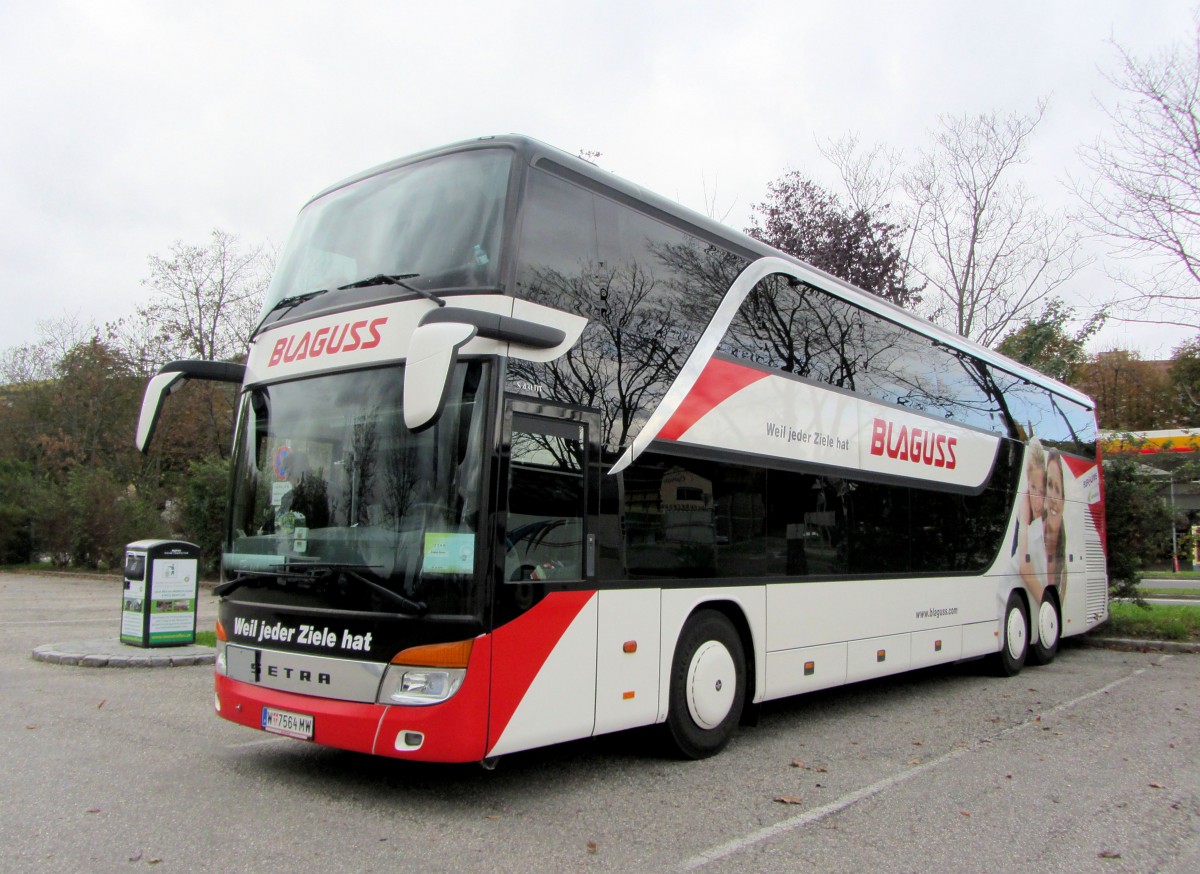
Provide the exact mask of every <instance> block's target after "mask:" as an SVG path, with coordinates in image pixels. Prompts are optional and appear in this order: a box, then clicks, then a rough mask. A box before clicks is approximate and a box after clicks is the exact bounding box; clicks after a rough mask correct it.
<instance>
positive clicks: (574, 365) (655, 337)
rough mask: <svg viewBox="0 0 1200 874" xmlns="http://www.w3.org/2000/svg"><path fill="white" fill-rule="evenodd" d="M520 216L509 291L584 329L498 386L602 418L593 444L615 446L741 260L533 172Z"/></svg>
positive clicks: (664, 384) (673, 367) (516, 366)
mask: <svg viewBox="0 0 1200 874" xmlns="http://www.w3.org/2000/svg"><path fill="white" fill-rule="evenodd" d="M523 215H524V218H523V221H522V230H521V241H520V249H519V255H518V266H517V294H518V295H520V296H521V297H524V298H526V299H529V300H533V301H536V302H537V303H541V304H545V305H546V306H551V307H554V308H556V309H561V310H566V311H568V312H573V313H579V314H580V315H583V316H586V317H587V318H588V324H587V327H586V328H585V329H584V333H583V336H582V338H581V340H580V342H579V343H578V344H576V345H575V346H574V347H572V348H571V349H570V350H569V351H568V352H567V353H566V355H564V356H562V357H561V358H559V359H557V360H555V361H552V362H548V363H534V362H529V361H521V360H517V359H513V360H511V361H510V362H509V370H508V386H509V388H510V389H511V390H513V391H516V392H519V393H522V394H537V395H542V396H545V397H552V398H554V400H555V401H557V402H565V403H572V404H578V405H580V406H585V407H591V408H595V409H598V410H600V412H601V443H602V445H603V446H605V447H606V448H608V449H609V450H618V449H620V448H622V447H624V446H625V445H627V444H628V442H629V440H630V439H631V438H632V437H633V435H634V434H636V433H637V431H638V430H639V429H640V428H641V426H642V424H643V423H644V421H645V419H646V418H647V417H648V416H649V415H650V412H651V411H652V410H653V409H654V408H655V406H657V404H658V402H659V400H661V398H662V396H663V394H664V393H665V392H666V390H667V388H668V387H669V386H670V384H671V382H672V381H673V380H674V379H675V376H676V375H677V374H678V372H679V368H680V367H681V366H682V364H683V362H684V360H685V359H686V358H687V355H688V354H689V353H690V352H691V350H692V348H693V347H694V346H695V342H696V339H697V338H698V336H699V334H700V332H701V331H702V330H703V328H704V325H705V324H706V323H707V321H708V318H709V317H710V316H711V314H712V310H713V309H715V307H716V306H717V304H718V303H719V302H720V300H721V298H722V297H723V296H724V294H725V291H726V290H727V289H728V283H729V282H732V277H733V276H736V275H737V272H738V270H739V268H738V266H737V265H739V264H740V261H738V260H737V259H736V258H735V257H734V256H731V255H728V254H727V253H724V252H723V251H721V250H719V249H717V248H716V247H713V246H711V245H708V244H704V243H701V242H700V241H698V240H696V239H694V238H692V237H690V236H689V235H687V234H685V233H684V232H682V231H680V230H678V229H676V228H673V227H671V226H669V225H666V224H664V223H663V222H661V221H658V220H656V219H653V218H651V217H649V216H645V215H642V214H641V213H638V212H637V211H635V210H633V209H631V208H629V207H627V206H625V205H623V204H619V203H616V202H615V201H612V200H609V199H608V198H606V197H603V196H601V195H598V194H594V193H592V192H590V191H587V190H586V189H583V188H581V187H579V186H577V185H575V184H573V183H570V182H567V181H565V180H562V179H559V178H558V177H555V176H551V175H549V174H547V173H544V172H542V171H539V170H533V171H531V173H530V176H529V181H528V187H527V189H526V201H525V204H524V207H523ZM729 273H731V274H732V275H727V274H729ZM722 283H724V285H722Z"/></svg>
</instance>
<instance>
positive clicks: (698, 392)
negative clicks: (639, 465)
mask: <svg viewBox="0 0 1200 874" xmlns="http://www.w3.org/2000/svg"><path fill="white" fill-rule="evenodd" d="M767 375H768V374H766V373H763V372H762V371H761V370H754V369H752V368H749V367H743V366H742V365H740V364H734V363H732V362H730V361H723V360H721V359H720V358H710V359H709V360H708V363H707V364H705V365H704V370H703V371H702V372H701V373H700V378H699V379H697V380H696V384H695V385H693V386H692V390H691V391H690V392H688V396H687V397H686V398H684V399H683V403H681V404H680V405H679V409H677V410H676V411H675V413H674V415H672V416H671V418H670V419H669V420H668V421H667V424H665V425H663V427H662V430H661V431H659V432H658V437H659V439H660V440H678V439H679V438H680V437H682V436H683V435H684V434H685V433H686V432H687V430H688V428H690V427H692V426H693V425H695V424H696V422H697V421H699V420H700V419H701V417H703V416H704V415H705V414H706V413H708V412H709V411H710V410H712V409H714V408H715V407H717V406H718V405H719V404H720V403H722V402H723V401H725V400H727V399H728V398H730V397H731V396H732V395H734V394H736V393H737V392H739V391H741V390H742V389H744V388H745V387H746V386H748V385H753V384H754V383H756V382H758V381H759V380H760V379H763V378H765V377H766V376H767Z"/></svg>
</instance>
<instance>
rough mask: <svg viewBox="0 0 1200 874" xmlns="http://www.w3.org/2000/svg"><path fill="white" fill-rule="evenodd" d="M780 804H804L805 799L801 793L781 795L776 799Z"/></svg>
mask: <svg viewBox="0 0 1200 874" xmlns="http://www.w3.org/2000/svg"><path fill="white" fill-rule="evenodd" d="M775 800H776V801H778V802H779V803H780V804H803V803H804V799H803V798H801V797H800V796H799V795H780V796H778V797H777V798H776V799H775Z"/></svg>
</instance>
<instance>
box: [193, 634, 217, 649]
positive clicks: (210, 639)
mask: <svg viewBox="0 0 1200 874" xmlns="http://www.w3.org/2000/svg"><path fill="white" fill-rule="evenodd" d="M216 645H217V633H216V632H215V631H197V632H196V646H216Z"/></svg>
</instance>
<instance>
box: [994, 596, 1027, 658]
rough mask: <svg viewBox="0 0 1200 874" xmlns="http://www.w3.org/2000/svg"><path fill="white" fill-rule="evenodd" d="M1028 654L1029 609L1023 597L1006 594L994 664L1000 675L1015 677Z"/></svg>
mask: <svg viewBox="0 0 1200 874" xmlns="http://www.w3.org/2000/svg"><path fill="white" fill-rule="evenodd" d="M1028 654H1029V609H1028V608H1027V607H1026V606H1025V599H1024V598H1022V597H1021V596H1020V595H1019V594H1017V593H1016V592H1012V593H1011V594H1010V595H1009V596H1008V604H1007V606H1005V608H1004V622H1003V623H1002V624H1001V626H1000V652H998V653H996V656H995V662H994V666H995V668H996V673H997V674H999V675H1000V676H1001V677H1015V676H1016V675H1017V674H1019V673H1021V668H1023V667H1025V657H1026V656H1027V655H1028Z"/></svg>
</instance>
